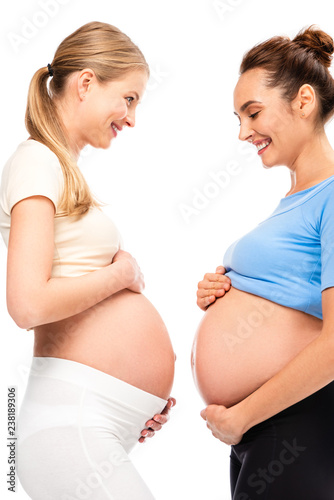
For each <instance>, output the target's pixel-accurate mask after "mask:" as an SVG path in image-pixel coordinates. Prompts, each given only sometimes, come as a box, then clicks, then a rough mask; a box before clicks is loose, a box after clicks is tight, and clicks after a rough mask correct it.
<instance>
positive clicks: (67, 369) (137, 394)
mask: <svg viewBox="0 0 334 500" xmlns="http://www.w3.org/2000/svg"><path fill="white" fill-rule="evenodd" d="M30 376H32V377H50V378H54V379H57V380H62V381H64V382H70V383H72V384H75V385H77V386H79V387H84V388H86V389H89V390H91V391H92V392H94V393H97V394H101V395H102V396H107V397H112V398H113V399H114V400H115V399H116V400H119V401H121V402H122V403H124V402H127V401H128V403H129V405H135V406H136V407H137V408H138V409H139V408H143V411H145V412H146V411H152V412H153V413H156V408H157V406H159V407H161V408H164V407H165V406H166V404H167V400H166V399H162V398H160V397H159V396H156V395H155V394H151V393H149V392H146V391H143V390H142V389H139V388H138V387H135V386H134V385H131V384H129V383H127V382H124V380H120V379H118V378H116V377H113V376H112V375H109V374H108V373H104V372H102V371H100V370H97V369H96V368H92V367H91V366H88V365H85V364H83V363H79V362H77V361H72V360H69V359H63V358H52V357H36V356H34V357H33V358H32V363H31V368H30ZM153 413H152V416H153Z"/></svg>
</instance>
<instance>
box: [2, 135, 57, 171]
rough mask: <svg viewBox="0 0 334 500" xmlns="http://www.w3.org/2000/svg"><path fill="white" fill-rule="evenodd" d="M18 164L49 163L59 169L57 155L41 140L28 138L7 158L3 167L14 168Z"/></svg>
mask: <svg viewBox="0 0 334 500" xmlns="http://www.w3.org/2000/svg"><path fill="white" fill-rule="evenodd" d="M20 164H25V165H26V166H27V167H29V165H35V164H38V165H40V164H44V165H50V166H51V167H53V168H54V169H56V170H57V169H60V170H61V166H60V163H59V160H58V158H57V156H56V155H55V154H54V153H53V152H52V151H51V150H50V149H49V148H48V147H47V146H45V144H42V143H41V142H38V141H35V140H33V139H29V140H26V141H23V142H21V143H20V144H19V145H18V147H17V149H16V151H15V152H14V153H13V154H12V156H11V157H10V158H9V160H8V162H7V163H6V165H5V168H6V167H7V168H9V167H10V168H15V167H18V166H19V165H20Z"/></svg>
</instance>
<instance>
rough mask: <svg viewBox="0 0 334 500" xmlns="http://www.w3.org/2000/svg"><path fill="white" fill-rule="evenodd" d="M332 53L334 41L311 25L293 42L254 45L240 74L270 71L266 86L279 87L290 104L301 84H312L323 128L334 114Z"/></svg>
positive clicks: (286, 39)
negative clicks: (331, 69) (259, 70)
mask: <svg viewBox="0 0 334 500" xmlns="http://www.w3.org/2000/svg"><path fill="white" fill-rule="evenodd" d="M333 52H334V44H333V39H332V38H331V37H330V36H329V35H328V34H327V33H325V32H324V31H321V30H319V29H318V28H316V27H315V25H311V26H310V27H309V28H306V29H303V30H301V31H300V32H299V33H298V34H297V36H296V37H295V38H294V39H293V40H290V38H289V37H287V36H275V37H273V38H270V39H269V40H266V41H265V42H262V43H260V44H258V45H255V47H253V48H252V49H251V50H249V51H248V52H247V53H246V54H245V55H244V57H243V60H242V62H241V65H240V75H242V74H243V73H245V72H246V71H248V70H250V69H254V68H263V69H264V70H266V71H267V86H268V87H270V88H273V87H278V88H280V89H281V90H282V97H283V98H284V99H286V100H287V101H288V102H291V101H292V100H293V99H294V98H295V97H296V96H297V94H298V91H299V89H300V87H301V86H302V85H304V84H309V85H311V86H312V87H313V88H314V90H315V92H316V95H317V97H318V100H319V115H318V124H319V123H320V124H321V125H323V124H324V123H325V122H326V121H327V120H328V119H329V118H330V117H331V115H332V114H333V113H334V80H333V77H332V75H331V74H330V72H329V69H328V68H329V67H330V65H331V62H332V58H333V55H332V54H333Z"/></svg>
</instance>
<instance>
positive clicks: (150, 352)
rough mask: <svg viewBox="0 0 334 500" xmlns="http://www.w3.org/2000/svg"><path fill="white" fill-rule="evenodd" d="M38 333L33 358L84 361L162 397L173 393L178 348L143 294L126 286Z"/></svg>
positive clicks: (38, 330)
mask: <svg viewBox="0 0 334 500" xmlns="http://www.w3.org/2000/svg"><path fill="white" fill-rule="evenodd" d="M34 331H35V345H34V356H51V357H58V358H65V359H70V360H72V361H77V362H79V363H84V364H86V365H88V366H91V367H93V368H96V369H98V370H101V371H103V372H105V373H108V374H109V375H112V376H114V377H117V378H119V379H121V380H124V381H125V382H127V383H129V384H131V385H134V386H136V387H138V388H140V389H142V390H144V391H147V392H149V393H151V394H155V395H156V396H159V397H161V398H164V399H167V398H168V397H169V395H170V392H171V389H172V385H173V378H174V362H175V355H174V351H173V348H172V344H171V340H170V338H169V335H168V332H167V329H166V326H165V324H164V322H163V320H162V319H161V316H160V315H159V313H158V312H157V310H156V309H155V307H154V306H153V305H152V304H151V302H150V301H149V300H148V299H147V298H146V297H145V296H144V295H143V294H139V293H134V292H131V291H130V290H122V291H120V292H118V293H116V294H114V295H112V296H110V297H108V298H107V299H105V300H103V301H102V302H99V303H98V304H96V305H95V306H93V307H91V308H90V309H87V310H86V311H83V312H82V313H80V314H77V315H75V316H71V317H70V318H66V319H64V320H61V321H57V322H54V323H49V324H46V325H40V326H37V327H35V329H34Z"/></svg>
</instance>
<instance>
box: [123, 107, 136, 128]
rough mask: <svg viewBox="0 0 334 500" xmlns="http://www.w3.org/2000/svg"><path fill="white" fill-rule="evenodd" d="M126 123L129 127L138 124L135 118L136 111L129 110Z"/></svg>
mask: <svg viewBox="0 0 334 500" xmlns="http://www.w3.org/2000/svg"><path fill="white" fill-rule="evenodd" d="M124 121H125V125H126V126H128V127H134V126H135V124H136V119H135V111H131V110H129V111H128V113H127V115H126V117H125V119H124Z"/></svg>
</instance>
